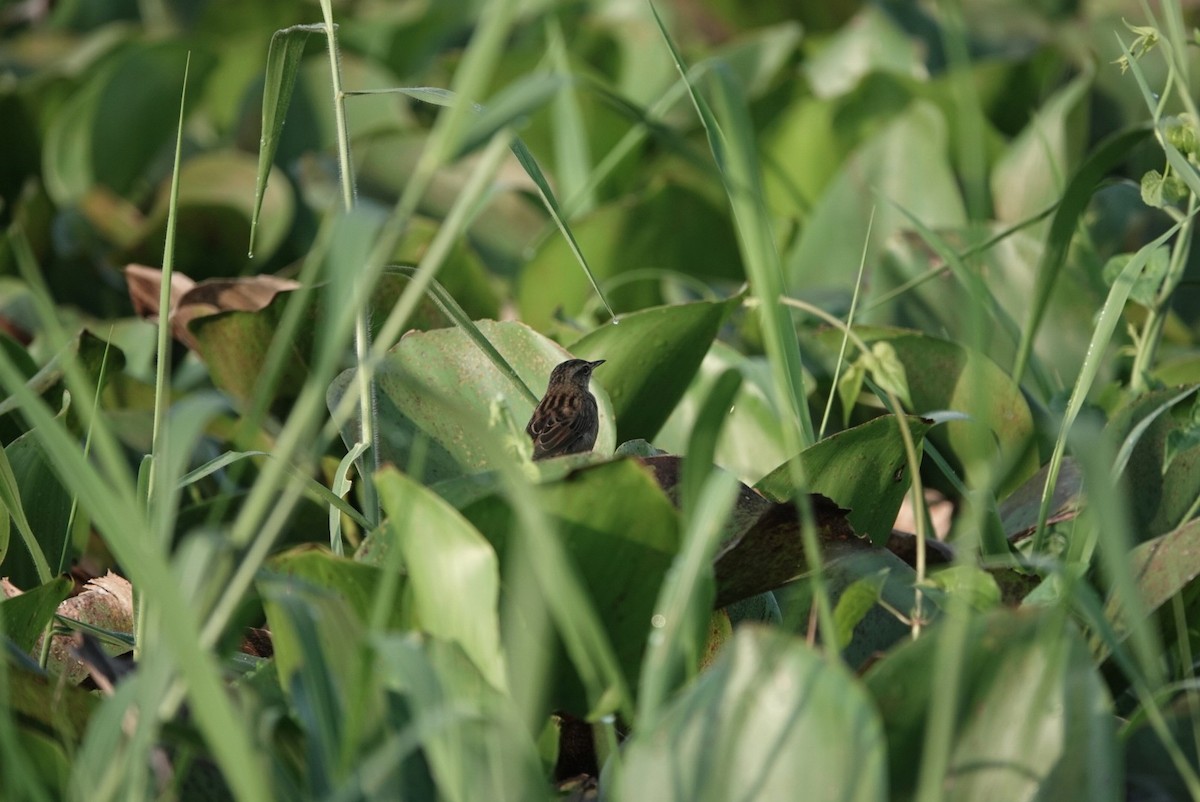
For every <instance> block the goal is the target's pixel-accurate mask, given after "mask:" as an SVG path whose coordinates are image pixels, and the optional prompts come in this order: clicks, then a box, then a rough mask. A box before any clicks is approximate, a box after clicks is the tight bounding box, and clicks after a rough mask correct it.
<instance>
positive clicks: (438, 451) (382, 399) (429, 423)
mask: <svg viewBox="0 0 1200 802" xmlns="http://www.w3.org/2000/svg"><path fill="white" fill-rule="evenodd" d="M477 325H478V328H479V330H480V331H481V332H482V333H483V335H484V336H485V337H486V338H487V340H488V341H489V342H490V343H491V344H492V346H493V347H494V348H495V349H496V351H497V352H498V353H499V355H500V358H501V359H502V360H504V362H506V363H507V364H508V365H509V366H510V367H511V368H512V369H513V370H514V371H515V374H514V375H515V376H516V377H517V378H518V379H519V380H520V381H521V382H523V383H524V385H525V386H526V387H528V388H532V390H533V394H534V395H535V396H538V397H540V394H541V393H542V392H544V391H545V387H546V381H547V379H548V378H549V375H550V371H551V370H552V369H553V368H554V366H555V365H557V364H558V363H559V362H562V361H564V360H566V359H569V358H570V356H571V355H570V354H568V353H566V352H565V351H563V350H562V349H561V348H560V347H559V346H558V345H555V344H554V343H553V342H551V341H550V340H548V339H546V338H545V337H543V336H542V335H540V334H538V333H537V332H535V331H534V330H533V329H530V328H529V327H527V326H525V325H524V324H521V323H515V322H505V323H496V322H493V321H486V320H485V321H479V322H478V324H477ZM606 368H607V365H603V366H601V367H600V369H599V370H598V371H597V374H596V376H595V377H593V379H592V383H591V389H592V394H593V395H594V396H595V397H596V400H597V403H598V404H599V406H600V436H599V438H598V439H597V441H596V451H597V452H598V453H601V454H604V453H611V451H612V449H613V448H614V446H615V442H614V441H615V425H614V423H613V414H612V407H611V405H610V403H609V400H608V394H607V393H606V392H605V391H604V384H605V375H604V374H605V369H606ZM352 380H353V371H352V370H351V371H346V372H344V373H342V374H341V375H339V376H338V377H337V378H336V379H335V380H334V382H333V383H332V385H331V386H330V388H329V394H328V399H329V404H330V407H331V408H332V407H334V406H336V405H337V403H338V401H339V400H340V399H341V397H342V396H343V395H344V394H345V392H346V390H347V388H348V386H349V384H350V382H351V381H352ZM376 382H377V386H378V388H379V395H378V402H379V420H380V435H381V442H380V453H379V457H380V461H381V462H392V463H395V464H396V465H399V466H408V465H409V462H410V458H411V454H412V452H413V449H414V447H417V446H416V445H415V444H417V443H418V442H419V441H422V442H421V445H420V448H423V449H426V450H425V452H424V469H425V471H424V479H425V480H426V481H429V482H436V481H440V480H443V479H449V478H453V477H456V476H461V475H463V474H464V473H473V472H480V471H483V470H486V469H487V468H488V467H490V457H489V456H488V453H489V452H488V449H487V448H486V446H485V444H484V443H483V442H481V440H480V438H479V434H480V432H483V431H485V430H487V429H490V430H491V432H492V433H493V435H494V436H495V437H496V438H497V442H498V443H503V444H504V447H505V449H506V450H508V451H510V452H512V453H528V451H527V449H529V448H530V444H529V438H528V436H527V435H526V434H525V431H524V430H525V424H526V422H527V421H528V420H529V416H530V415H531V414H532V413H533V406H534V404H533V402H532V401H530V400H529V398H527V397H526V395H525V393H524V392H523V389H524V388H522V387H520V385H518V384H516V382H514V380H513V379H511V378H509V376H507V375H505V373H503V372H502V371H501V369H500V368H498V367H497V366H496V365H495V364H494V363H493V361H492V359H491V358H490V357H489V356H488V355H487V354H485V353H484V352H483V351H482V350H481V349H480V348H479V346H477V345H476V344H475V343H473V342H472V341H471V340H470V338H469V337H468V336H467V334H466V333H465V332H464V331H463V330H462V329H458V328H454V329H435V330H433V331H427V332H409V333H408V334H407V335H405V336H404V337H403V338H402V339H401V340H400V342H399V343H398V344H397V345H396V346H395V347H394V348H393V349H392V350H391V351H390V352H389V354H388V356H387V358H386V359H385V360H384V361H383V363H382V364H381V365H380V367H379V370H378V372H377V373H376ZM350 426H351V427H352V430H347V431H343V433H342V437H343V439H344V440H346V441H347V442H348V443H353V442H356V441H357V440H358V436H357V431H356V430H357V427H355V426H354V425H353V424H350Z"/></svg>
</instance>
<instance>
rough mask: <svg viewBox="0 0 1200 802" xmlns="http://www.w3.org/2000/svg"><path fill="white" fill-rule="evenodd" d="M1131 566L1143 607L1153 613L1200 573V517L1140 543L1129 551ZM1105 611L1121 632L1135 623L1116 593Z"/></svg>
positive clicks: (1147, 611) (1115, 627)
mask: <svg viewBox="0 0 1200 802" xmlns="http://www.w3.org/2000/svg"><path fill="white" fill-rule="evenodd" d="M1129 565H1130V572H1131V573H1132V574H1133V578H1134V581H1135V582H1136V583H1137V589H1138V592H1139V595H1140V596H1141V598H1142V605H1143V606H1142V609H1143V610H1144V611H1145V612H1146V613H1153V612H1154V611H1155V610H1157V609H1158V608H1159V607H1161V606H1162V605H1164V604H1166V603H1167V602H1169V601H1170V600H1171V598H1172V597H1174V596H1175V595H1176V594H1178V593H1180V592H1181V591H1182V590H1183V589H1184V588H1185V587H1187V586H1188V585H1190V584H1191V582H1192V580H1194V579H1195V578H1196V577H1197V576H1200V520H1192V521H1189V522H1188V523H1185V524H1183V525H1182V526H1180V527H1179V528H1178V529H1175V530H1173V531H1171V532H1168V533H1166V534H1165V535H1159V536H1158V537H1156V538H1154V539H1153V540H1147V541H1146V542H1144V543H1139V544H1138V545H1137V546H1136V547H1135V548H1134V549H1133V551H1131V552H1130V553H1129ZM1105 614H1106V616H1107V617H1108V619H1109V621H1110V622H1111V623H1112V624H1113V627H1114V629H1116V631H1117V632H1118V633H1119V634H1120V633H1124V632H1127V631H1128V630H1129V628H1130V626H1131V625H1132V623H1133V622H1130V621H1129V620H1128V612H1127V611H1125V610H1123V609H1122V605H1121V602H1120V598H1119V597H1117V596H1115V595H1114V596H1113V597H1111V598H1110V599H1109V601H1108V605H1107V607H1106V608H1105Z"/></svg>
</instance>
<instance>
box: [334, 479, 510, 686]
mask: <svg viewBox="0 0 1200 802" xmlns="http://www.w3.org/2000/svg"><path fill="white" fill-rule="evenodd" d="M375 484H376V486H377V487H378V488H379V500H380V502H381V503H382V504H383V509H384V511H385V512H386V513H387V516H388V521H387V527H386V528H383V529H379V530H376V531H375V532H372V533H371V535H370V536H368V538H367V539H366V540H365V541H364V542H363V545H362V548H361V549H360V550H359V554H358V558H359V559H360V560H362V561H364V562H367V563H368V564H371V565H381V564H382V563H383V562H384V561H385V560H386V556H385V555H386V553H387V551H388V550H389V549H393V548H395V549H399V550H400V552H401V554H402V555H403V560H404V562H403V565H404V567H405V573H406V579H407V584H408V588H409V593H410V594H411V599H412V614H413V623H414V625H415V626H416V627H417V628H419V629H421V630H423V631H425V632H428V633H430V634H431V635H435V636H437V637H439V638H443V639H445V640H448V641H453V642H455V643H457V644H458V645H459V646H461V647H462V649H463V651H464V652H466V654H467V656H468V657H470V658H471V660H472V662H474V663H475V665H476V666H477V667H478V668H479V671H480V673H481V674H482V675H483V676H484V677H485V678H486V679H487V680H488V682H490V683H491V684H492V686H493V687H495V688H498V689H503V688H504V687H505V686H506V684H507V680H506V678H505V675H504V670H505V669H504V658H503V655H502V654H501V652H500V621H499V618H498V615H497V603H498V600H499V596H500V574H499V561H498V560H497V558H496V552H495V551H493V550H492V546H491V544H490V543H488V542H487V540H485V539H484V538H483V536H482V535H480V534H479V532H478V531H476V530H475V529H474V528H473V527H472V526H471V525H470V524H469V523H468V522H467V521H466V520H464V519H463V517H462V516H461V515H460V514H459V513H458V511H457V510H455V509H454V508H453V507H451V506H450V505H449V504H447V503H446V502H445V501H443V500H442V499H441V498H439V497H438V496H437V495H436V494H434V493H433V492H432V491H430V490H428V489H427V488H425V487H424V486H422V485H419V484H417V483H416V482H414V481H413V480H412V479H410V478H409V477H408V476H406V475H404V474H402V473H400V472H399V471H397V470H396V469H395V468H385V469H384V470H383V471H381V472H380V473H378V474H376V475H375Z"/></svg>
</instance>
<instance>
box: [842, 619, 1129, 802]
mask: <svg viewBox="0 0 1200 802" xmlns="http://www.w3.org/2000/svg"><path fill="white" fill-rule="evenodd" d="M951 634H958V633H957V631H955V630H948V628H947V624H946V623H945V621H943V623H942V624H941V625H940V626H938V627H936V628H934V629H932V630H931V631H929V632H928V633H927V634H925V635H924V636H923V637H921V638H920V639H919V640H917V641H914V642H910V643H906V644H904V645H903V646H901V647H900V648H899V649H897V650H896V651H895V652H893V653H891V654H890V655H888V656H887V657H885V658H884V659H882V660H880V661H878V662H877V663H876V664H875V665H874V666H873V667H872V668H871V669H870V670H868V671H867V673H866V675H865V677H864V679H865V681H866V686H867V688H868V689H869V690H870V692H871V694H872V695H873V696H874V697H875V703H876V706H877V709H878V710H879V713H880V714H881V715H882V717H883V726H884V730H885V732H886V734H887V744H888V777H889V783H890V790H891V794H892V797H893V798H912V794H913V793H914V790H915V788H916V786H917V778H918V773H919V772H920V771H921V767H922V762H923V760H922V759H923V757H924V756H925V755H926V754H927V751H926V750H927V748H928V745H929V740H928V739H929V737H930V734H929V729H930V727H931V726H932V723H931V717H930V711H931V709H933V708H932V705H934V704H935V699H934V697H935V696H938V695H941V694H946V693H953V689H954V688H958V689H959V692H958V693H957V694H955V695H954V696H953V697H952V698H951V699H950V700H949V704H950V706H951V711H952V712H951V715H950V718H949V722H948V723H949V725H950V730H949V732H948V733H944V734H943V735H944V736H945V741H944V743H945V746H946V748H947V749H948V750H949V752H948V754H947V764H946V766H945V774H944V775H942V776H940V777H935V778H933V782H935V783H936V784H937V787H938V788H939V789H940V792H941V794H942V798H943V799H946V800H948V801H949V802H956V801H957V800H963V802H966V801H967V800H971V802H974V801H975V800H981V799H996V800H999V799H1003V800H1006V802H1022V801H1023V800H1030V802H1032V801H1033V800H1045V799H1080V800H1083V799H1086V800H1089V801H1092V800H1094V802H1115V800H1117V799H1121V798H1123V796H1122V783H1121V781H1120V771H1119V769H1118V766H1119V765H1120V756H1119V753H1118V751H1117V741H1116V733H1115V718H1114V716H1113V712H1112V704H1111V702H1110V700H1109V697H1108V692H1107V690H1106V689H1105V686H1104V682H1103V680H1102V679H1101V678H1100V675H1099V673H1098V672H1097V670H1096V668H1095V666H1094V665H1093V664H1092V660H1091V658H1090V656H1089V655H1088V652H1087V648H1086V646H1085V645H1084V643H1083V639H1082V638H1081V637H1080V635H1079V633H1078V631H1077V630H1076V629H1075V627H1074V625H1073V624H1072V623H1071V622H1070V620H1069V619H1067V618H1066V617H1065V616H1064V615H1062V613H1061V612H1060V611H1059V610H1054V609H1045V610H1023V611H1017V612H1014V611H1007V610H1005V611H997V612H994V613H990V614H988V615H973V616H972V617H971V619H970V621H969V622H967V623H966V625H965V633H964V634H963V637H962V638H961V639H956V640H955V642H953V643H950V644H947V643H945V642H944V641H945V639H946V638H947V637H949V636H950V635H951ZM943 649H953V650H954V655H955V661H954V665H955V666H956V668H957V670H958V672H959V676H958V678H957V682H953V681H952V679H951V678H948V677H945V676H944V672H940V673H939V669H940V668H941V667H943V666H945V665H946V662H945V661H944V660H940V659H939V652H940V650H943ZM930 677H937V681H936V682H930Z"/></svg>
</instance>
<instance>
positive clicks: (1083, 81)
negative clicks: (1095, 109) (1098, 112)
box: [991, 70, 1093, 223]
mask: <svg viewBox="0 0 1200 802" xmlns="http://www.w3.org/2000/svg"><path fill="white" fill-rule="evenodd" d="M1092 76H1093V72H1092V71H1091V70H1088V71H1086V72H1085V73H1084V74H1082V75H1080V76H1079V77H1078V78H1076V79H1075V80H1073V81H1071V82H1070V83H1069V84H1067V85H1066V86H1064V87H1063V88H1062V89H1059V90H1058V91H1057V92H1055V93H1054V94H1053V95H1051V97H1050V98H1049V99H1048V100H1047V101H1046V102H1045V103H1044V104H1042V107H1041V108H1040V109H1038V111H1037V113H1035V114H1034V115H1033V116H1032V118H1031V119H1030V121H1029V124H1028V125H1026V126H1025V129H1024V130H1023V131H1022V132H1021V133H1020V134H1019V135H1018V136H1017V138H1016V139H1014V140H1013V143H1012V145H1010V146H1009V149H1008V152H1007V153H1005V154H1004V155H1003V156H1002V157H1001V158H1000V160H999V162H998V163H997V164H996V167H995V169H994V170H993V171H992V181H991V183H992V205H993V207H994V208H995V210H996V217H997V218H999V219H1000V220H1004V221H1006V222H1010V223H1014V222H1016V221H1018V220H1022V219H1024V218H1026V217H1028V216H1029V215H1031V214H1034V213H1036V212H1039V211H1041V210H1042V209H1044V208H1046V207H1047V206H1049V205H1050V204H1052V203H1056V202H1057V201H1059V200H1060V199H1061V198H1062V197H1063V192H1064V190H1065V189H1066V187H1067V182H1068V180H1069V179H1070V178H1071V175H1072V173H1074V172H1075V168H1076V165H1077V164H1078V163H1079V160H1080V158H1081V156H1082V154H1083V149H1084V145H1085V142H1086V140H1085V137H1086V135H1087V117H1088V104H1089V100H1090V97H1089V95H1088V90H1089V88H1090V87H1091V83H1092Z"/></svg>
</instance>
